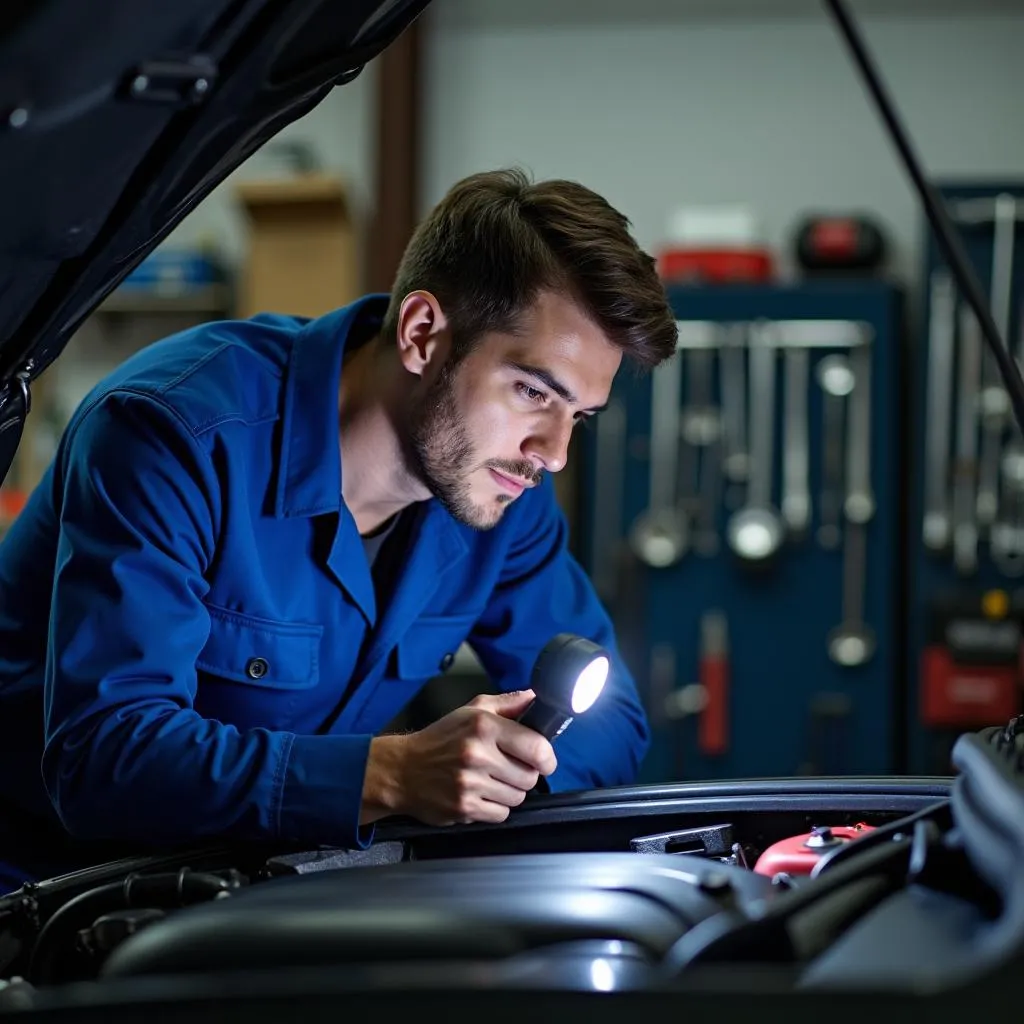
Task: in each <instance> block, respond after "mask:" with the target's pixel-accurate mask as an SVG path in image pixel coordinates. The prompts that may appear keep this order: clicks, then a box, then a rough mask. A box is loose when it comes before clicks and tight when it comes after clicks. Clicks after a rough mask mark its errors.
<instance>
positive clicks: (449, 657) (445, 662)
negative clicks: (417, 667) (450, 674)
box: [440, 651, 455, 672]
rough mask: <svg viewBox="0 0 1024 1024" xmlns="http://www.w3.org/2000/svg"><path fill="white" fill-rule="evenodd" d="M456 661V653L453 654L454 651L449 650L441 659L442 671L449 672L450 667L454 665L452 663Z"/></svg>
mask: <svg viewBox="0 0 1024 1024" xmlns="http://www.w3.org/2000/svg"><path fill="white" fill-rule="evenodd" d="M454 663H455V655H454V654H452V652H451V651H449V652H448V653H447V654H446V655H445V656H444V657H443V658H442V659H441V666H440V667H441V671H442V672H447V671H448V669H450V668H451V667H452V665H453V664H454Z"/></svg>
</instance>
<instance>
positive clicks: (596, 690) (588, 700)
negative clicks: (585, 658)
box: [572, 657, 608, 715]
mask: <svg viewBox="0 0 1024 1024" xmlns="http://www.w3.org/2000/svg"><path fill="white" fill-rule="evenodd" d="M607 678H608V659H607V658H604V657H601V658H595V659H594V660H593V661H592V662H591V663H590V664H589V665H588V666H587V667H586V668H585V669H584V670H583V671H582V672H581V673H580V675H579V678H578V679H577V680H576V685H575V686H574V687H573V691H572V710H573V714H575V715H582V714H583V712H584V711H586V710H587V708H589V707H590V705H591V704H593V703H594V701H595V700H597V698H598V697H600V696H601V691H602V690H603V689H604V684H605V680H606V679H607Z"/></svg>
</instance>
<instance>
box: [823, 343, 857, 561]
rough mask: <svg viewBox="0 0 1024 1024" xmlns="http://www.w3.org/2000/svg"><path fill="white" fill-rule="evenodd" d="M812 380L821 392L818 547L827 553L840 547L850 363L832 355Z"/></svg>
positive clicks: (838, 354) (851, 372)
mask: <svg viewBox="0 0 1024 1024" xmlns="http://www.w3.org/2000/svg"><path fill="white" fill-rule="evenodd" d="M815 377H816V379H817V381H818V386H819V387H820V388H821V390H822V420H823V427H822V435H823V436H822V446H821V447H822V473H821V480H822V482H821V495H820V497H819V500H818V507H819V514H818V520H819V525H818V544H819V545H820V546H821V547H822V548H824V549H825V550H826V551H831V550H833V549H834V548H837V547H839V541H840V537H841V531H840V527H839V516H840V511H841V509H842V502H843V434H844V420H845V411H846V396H847V395H849V393H850V391H851V390H852V388H853V385H854V377H853V371H852V370H851V369H850V360H849V358H848V357H847V356H845V355H843V354H842V353H839V352H834V353H832V354H830V355H827V356H825V357H824V358H823V359H820V360H819V361H818V364H817V366H816V367H815Z"/></svg>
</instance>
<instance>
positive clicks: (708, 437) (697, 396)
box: [679, 324, 722, 557]
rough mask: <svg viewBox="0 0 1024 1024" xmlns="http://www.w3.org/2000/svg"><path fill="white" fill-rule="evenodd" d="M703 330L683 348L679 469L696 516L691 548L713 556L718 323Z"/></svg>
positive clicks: (718, 420)
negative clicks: (696, 340) (698, 341)
mask: <svg viewBox="0 0 1024 1024" xmlns="http://www.w3.org/2000/svg"><path fill="white" fill-rule="evenodd" d="M704 334H705V337H704V338H703V339H702V340H703V342H704V343H703V344H698V345H694V347H692V348H690V349H688V350H687V351H686V370H685V374H686V381H685V384H684V387H685V390H686V401H685V404H684V405H683V414H682V418H681V422H680V431H681V434H682V441H683V449H682V451H683V454H684V455H685V461H684V460H683V459H681V462H680V470H679V472H680V480H681V487H682V488H683V489H684V494H685V495H686V499H685V504H684V508H685V509H686V511H688V512H692V514H693V516H694V520H695V521H694V529H693V531H692V542H693V550H694V551H695V552H696V553H697V554H698V555H701V556H704V557H711V556H714V555H716V554H717V553H718V531H717V529H716V524H715V514H716V511H717V508H718V490H719V488H718V476H719V472H720V469H719V467H720V455H719V448H720V445H719V442H720V439H721V436H722V413H721V410H720V409H719V407H718V406H717V405H716V404H715V402H714V397H713V396H714V369H715V353H716V349H717V343H718V327H717V325H716V324H708V325H707V330H706V331H705V332H704ZM691 481H692V490H691V489H690V485H691Z"/></svg>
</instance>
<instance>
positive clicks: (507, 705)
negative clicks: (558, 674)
mask: <svg viewBox="0 0 1024 1024" xmlns="http://www.w3.org/2000/svg"><path fill="white" fill-rule="evenodd" d="M533 698H534V694H533V691H532V690H520V691H518V692H516V693H502V694H496V695H490V694H487V695H482V696H479V697H475V698H474V699H473V700H472V701H470V702H469V704H467V705H465V706H464V707H461V708H456V709H455V710H454V711H452V712H451V713H450V714H447V715H445V717H444V718H442V719H439V720H438V721H437V722H434V723H432V724H431V725H428V726H427V727H426V728H425V729H422V730H420V731H419V732H414V733H410V734H408V735H405V736H378V737H376V738H375V739H374V740H372V741H371V743H370V758H369V761H368V763H367V766H366V781H365V783H364V785H363V810H362V815H361V818H360V822H361V823H362V824H366V823H368V822H371V821H375V820H376V819H377V818H382V817H384V816H385V815H388V814H407V815H410V816H411V817H414V818H416V819H418V820H419V821H422V822H425V823H426V824H428V825H452V824H455V823H456V822H468V821H489V822H499V821H504V820H505V819H506V818H507V817H508V812H509V808H512V807H518V806H519V805H520V804H521V803H522V802H523V800H524V799H526V794H527V793H528V792H529V791H530V790H531V789H533V787H534V786H535V785H536V784H537V780H538V777H539V776H540V775H550V774H551V773H552V772H553V771H554V770H555V767H556V764H557V761H556V760H555V752H554V750H553V749H552V746H551V744H550V743H549V742H548V740H546V739H545V738H544V737H543V736H541V735H540V734H539V733H537V732H534V730H533V729H529V728H527V727H526V726H525V725H520V724H519V723H518V722H516V721H514V719H515V718H516V717H517V716H518V715H520V714H522V712H523V711H524V710H525V709H526V707H527V706H528V705H529V703H530V701H532V700H533Z"/></svg>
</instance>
